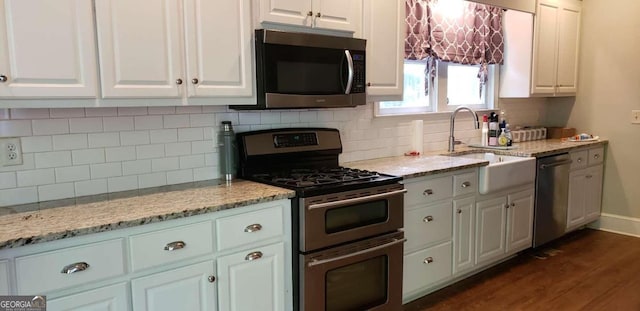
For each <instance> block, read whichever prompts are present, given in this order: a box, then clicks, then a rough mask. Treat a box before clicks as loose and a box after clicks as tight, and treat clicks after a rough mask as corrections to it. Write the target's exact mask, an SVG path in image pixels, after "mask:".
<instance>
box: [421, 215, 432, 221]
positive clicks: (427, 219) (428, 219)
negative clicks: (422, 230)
mask: <svg viewBox="0 0 640 311" xmlns="http://www.w3.org/2000/svg"><path fill="white" fill-rule="evenodd" d="M422 221H424V222H432V221H433V216H431V215H429V216H427V217H425V218H422Z"/></svg>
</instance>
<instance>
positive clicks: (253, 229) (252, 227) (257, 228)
mask: <svg viewBox="0 0 640 311" xmlns="http://www.w3.org/2000/svg"><path fill="white" fill-rule="evenodd" d="M260 230H262V225H261V224H253V225H248V226H247V227H245V228H244V232H256V231H260Z"/></svg>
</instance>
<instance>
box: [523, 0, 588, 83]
mask: <svg viewBox="0 0 640 311" xmlns="http://www.w3.org/2000/svg"><path fill="white" fill-rule="evenodd" d="M580 15H581V3H580V1H577V0H539V1H538V7H537V14H536V18H535V23H534V24H535V30H534V40H533V63H532V68H533V69H532V71H533V82H532V85H531V93H532V94H542V95H575V93H576V90H577V86H578V82H577V81H578V46H579V40H580Z"/></svg>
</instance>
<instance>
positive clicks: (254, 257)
mask: <svg viewBox="0 0 640 311" xmlns="http://www.w3.org/2000/svg"><path fill="white" fill-rule="evenodd" d="M260 258H262V252H260V251H258V252H252V253H249V254H247V256H245V257H244V260H246V261H252V260H257V259H260Z"/></svg>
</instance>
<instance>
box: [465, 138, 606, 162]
mask: <svg viewBox="0 0 640 311" xmlns="http://www.w3.org/2000/svg"><path fill="white" fill-rule="evenodd" d="M608 142H609V141H608V140H607V139H599V140H597V141H584V142H571V141H566V140H563V139H543V140H534V141H526V142H520V143H514V148H513V149H508V150H500V149H486V150H485V149H483V148H473V147H468V146H464V145H463V146H461V147H458V146H456V151H455V152H454V153H453V154H463V153H469V152H479V150H481V151H486V152H493V153H495V154H501V155H512V156H518V157H536V158H540V157H545V156H549V155H553V154H558V153H564V152H569V151H572V150H575V149H579V148H584V147H595V146H599V145H602V146H604V145H606V144H607V143H608Z"/></svg>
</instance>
